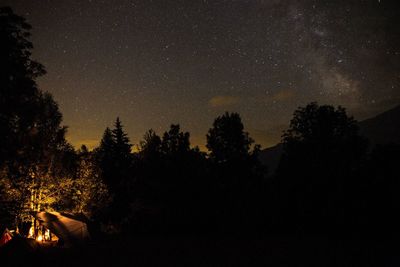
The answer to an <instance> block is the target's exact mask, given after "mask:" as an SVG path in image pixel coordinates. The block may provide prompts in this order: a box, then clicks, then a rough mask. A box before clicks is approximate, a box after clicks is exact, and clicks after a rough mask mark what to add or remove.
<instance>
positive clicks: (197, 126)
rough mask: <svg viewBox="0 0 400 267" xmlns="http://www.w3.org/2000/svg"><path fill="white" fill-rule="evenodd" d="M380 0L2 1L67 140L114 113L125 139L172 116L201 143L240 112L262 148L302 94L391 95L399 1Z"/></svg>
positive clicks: (344, 101)
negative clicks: (20, 20) (226, 115)
mask: <svg viewBox="0 0 400 267" xmlns="http://www.w3.org/2000/svg"><path fill="white" fill-rule="evenodd" d="M396 2H398V1H396V0H394V1H387V0H380V1H379V0H346V1H345V0H332V1H322V0H320V1H317V0H303V1H301V0H201V1H197V0H160V1H156V0H137V1H135V0H113V1H111V0H110V1H107V0H81V1H80V0H73V1H71V0H40V1H33V0H0V5H8V6H11V7H12V8H13V9H14V12H16V13H17V14H19V15H22V16H24V17H25V18H26V19H27V21H28V22H29V23H30V24H31V25H32V26H33V29H32V38H31V40H32V42H33V44H34V50H33V58H34V59H36V60H37V61H39V62H41V63H42V64H44V65H45V67H46V70H47V74H46V75H45V76H44V77H42V78H40V79H38V84H39V86H40V88H41V89H42V90H45V91H49V92H50V93H52V94H53V96H54V98H55V99H56V101H57V102H58V103H59V106H60V109H61V112H62V113H63V115H64V123H65V124H66V125H68V126H69V131H68V136H67V137H68V140H70V142H71V143H72V144H74V145H75V146H76V147H79V146H80V145H81V144H86V145H88V146H89V147H91V148H93V147H95V146H97V145H98V142H99V139H100V138H101V136H102V134H103V131H104V129H105V127H107V126H112V124H113V122H114V120H115V118H116V117H117V116H119V117H120V118H121V120H122V122H123V124H124V126H125V130H126V132H127V133H128V134H129V137H130V139H131V141H132V143H133V144H138V142H139V141H140V140H141V139H142V136H143V134H144V133H145V131H147V130H148V129H150V128H152V129H154V130H155V131H156V132H157V133H158V134H162V133H163V132H164V131H165V130H167V129H168V127H169V125H170V124H171V123H179V124H180V125H181V127H182V129H183V130H185V131H189V132H190V133H191V142H192V144H193V145H199V146H200V147H201V148H204V144H205V142H206V138H205V135H206V133H207V131H208V129H209V128H210V127H211V125H212V122H213V120H214V118H216V117H217V116H218V115H221V114H222V113H223V112H225V111H234V112H238V113H239V114H240V115H241V116H242V119H243V122H244V124H245V128H246V130H247V131H249V132H250V135H251V136H252V137H253V138H254V139H255V140H256V142H257V143H260V144H261V145H262V146H263V147H268V146H271V145H274V144H276V143H277V142H279V140H280V136H281V133H282V130H283V129H285V128H286V127H287V126H288V123H289V120H290V118H291V116H292V114H293V111H294V110H295V109H296V108H297V107H298V106H300V105H305V104H307V103H308V102H311V101H318V102H319V103H321V104H333V105H342V106H344V107H346V108H347V110H348V112H349V113H350V114H351V115H353V116H355V118H356V119H364V118H367V117H370V116H373V115H375V114H377V113H379V112H382V111H384V110H386V109H389V108H391V107H393V106H395V105H397V104H399V103H400V40H399V39H400V37H399V36H400V8H399V6H400V4H399V3H396Z"/></svg>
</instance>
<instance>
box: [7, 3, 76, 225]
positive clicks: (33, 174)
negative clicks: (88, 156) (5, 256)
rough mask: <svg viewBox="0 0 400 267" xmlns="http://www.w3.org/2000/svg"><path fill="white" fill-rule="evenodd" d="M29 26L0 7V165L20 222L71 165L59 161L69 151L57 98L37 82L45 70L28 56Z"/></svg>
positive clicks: (39, 206)
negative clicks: (55, 99)
mask: <svg viewBox="0 0 400 267" xmlns="http://www.w3.org/2000/svg"><path fill="white" fill-rule="evenodd" d="M30 29H31V26H30V25H29V24H27V23H26V22H25V19H24V18H22V17H20V16H17V15H15V14H14V13H13V12H12V10H11V9H10V8H7V7H5V8H0V43H1V44H2V45H1V49H0V88H1V89H0V136H1V138H0V168H1V169H2V172H3V173H5V174H6V175H5V177H3V178H4V179H3V182H4V183H5V184H8V185H9V186H10V187H9V188H8V189H9V190H8V192H10V193H11V194H9V195H8V196H9V197H11V199H13V200H14V203H15V205H14V208H15V209H14V210H15V211H16V212H15V215H16V217H17V219H18V220H19V221H21V220H26V219H28V218H29V217H30V215H31V214H32V212H34V211H38V210H41V209H42V208H45V205H50V204H51V203H53V200H51V198H49V197H48V196H49V195H51V194H52V192H51V191H52V190H53V189H54V188H56V185H57V184H58V183H61V182H62V181H61V178H62V177H63V176H68V175H69V174H70V173H71V170H72V169H71V168H72V166H71V165H70V164H62V163H61V161H64V160H65V161H66V159H67V158H68V157H69V158H71V157H70V156H71V155H73V152H72V151H73V150H72V149H71V146H70V145H69V144H68V143H67V142H66V140H65V132H66V127H63V126H61V121H62V115H61V113H60V111H59V109H58V105H57V103H56V102H55V101H54V100H53V98H52V96H51V95H50V94H48V93H43V92H41V91H40V90H39V89H38V87H37V85H36V81H35V80H36V78H37V77H39V76H41V75H43V74H45V71H44V67H43V66H42V65H41V64H39V63H38V62H36V61H34V60H32V59H31V49H32V48H33V45H32V43H31V42H30V41H29V39H28V38H29V37H30V32H29V31H30ZM67 155H70V156H68V157H67ZM66 162H67V161H66ZM66 162H65V163H66ZM71 162H72V161H71ZM67 168H69V170H67ZM29 202H31V203H30V204H31V205H28V204H27V203H29ZM27 207H29V208H27ZM10 210H11V209H10Z"/></svg>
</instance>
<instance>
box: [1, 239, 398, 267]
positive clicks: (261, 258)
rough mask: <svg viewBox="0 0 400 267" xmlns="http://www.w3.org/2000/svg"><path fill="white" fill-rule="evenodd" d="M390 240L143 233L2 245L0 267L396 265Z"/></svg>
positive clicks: (396, 254)
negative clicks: (79, 242) (82, 241)
mask: <svg viewBox="0 0 400 267" xmlns="http://www.w3.org/2000/svg"><path fill="white" fill-rule="evenodd" d="M392 241H395V240H392ZM392 241H388V240H379V239H375V240H370V239H364V240H360V239H358V240H333V239H328V238H321V237H307V238H304V239H302V238H296V239H294V238H288V237H280V238H277V237H273V238H265V239H264V240H256V239H251V240H250V239H245V238H235V239H233V238H215V239H210V238H183V237H181V238H149V237H147V238H143V237H142V238H137V239H131V240H115V239H114V240H108V241H102V242H97V243H92V244H89V245H87V246H84V247H79V248H77V247H76V248H71V249H65V248H64V249H61V248H51V249H49V248H36V249H34V250H32V251H30V252H28V251H24V250H23V249H17V250H16V249H9V250H7V251H5V249H4V248H3V250H2V251H1V253H2V255H1V266H3V264H4V263H6V262H7V264H4V265H9V266H22V265H25V264H28V265H29V266H32V265H37V266H400V256H399V255H400V253H399V249H398V244H396V243H398V242H392Z"/></svg>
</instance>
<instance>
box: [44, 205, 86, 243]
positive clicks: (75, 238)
mask: <svg viewBox="0 0 400 267" xmlns="http://www.w3.org/2000/svg"><path fill="white" fill-rule="evenodd" d="M36 219H37V220H38V221H39V223H40V224H41V225H43V226H44V227H46V228H47V229H49V230H50V231H51V232H52V233H54V234H55V235H56V236H57V237H58V238H59V239H60V240H62V244H63V245H64V246H66V247H70V246H73V245H77V244H82V243H84V242H85V241H87V240H88V239H89V232H88V228H87V225H86V223H85V222H83V221H82V220H80V219H78V218H77V217H75V216H72V215H68V214H61V213H59V212H39V213H37V214H36Z"/></svg>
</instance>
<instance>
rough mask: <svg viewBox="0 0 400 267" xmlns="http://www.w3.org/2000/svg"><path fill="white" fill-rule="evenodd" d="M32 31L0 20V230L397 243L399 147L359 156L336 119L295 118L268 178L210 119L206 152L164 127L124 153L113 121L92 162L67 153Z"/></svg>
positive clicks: (230, 125) (347, 120)
mask: <svg viewBox="0 0 400 267" xmlns="http://www.w3.org/2000/svg"><path fill="white" fill-rule="evenodd" d="M29 30H30V25H29V24H27V23H26V21H25V19H24V18H22V17H20V16H17V15H15V14H14V13H13V11H12V10H11V9H10V8H0V38H1V43H2V48H1V49H0V86H1V88H0V90H1V92H0V201H1V205H0V213H1V214H0V224H1V225H7V226H14V227H15V226H18V227H20V228H21V231H23V230H24V229H26V227H28V226H29V225H30V224H31V223H32V220H33V217H34V216H33V215H34V214H35V213H36V212H38V211H52V210H56V211H62V212H71V213H81V214H84V215H85V216H86V217H88V218H89V220H90V221H91V222H92V223H93V224H94V227H95V229H97V230H98V231H99V232H103V233H115V234H127V233H128V234H136V235H137V234H177V233H182V234H239V235H240V234H271V233H300V234H302V233H334V234H350V233H357V234H364V233H369V234H371V233H379V232H381V233H388V234H389V233H393V232H398V230H397V226H396V225H398V224H399V220H398V219H397V216H396V211H397V210H398V209H399V208H400V199H399V196H398V193H397V191H398V190H399V188H400V184H399V179H398V175H397V174H398V163H400V156H399V155H400V153H399V152H400V147H399V145H398V144H397V145H396V144H393V145H386V146H377V147H373V148H372V147H369V145H368V140H367V139H366V138H365V137H363V136H361V135H360V133H359V129H358V126H357V122H356V121H355V120H354V119H353V118H352V117H350V116H348V115H347V113H346V110H345V109H344V108H342V107H333V106H330V105H318V104H317V103H315V102H313V103H310V104H308V105H306V106H305V107H299V108H298V109H297V110H296V111H295V112H294V114H293V118H292V120H291V121H290V125H289V128H288V129H287V130H286V131H285V132H284V134H283V136H282V144H283V149H284V153H283V155H282V157H281V159H280V163H279V166H278V168H277V170H276V171H275V172H274V173H272V174H271V173H270V175H268V176H267V173H268V166H264V165H263V164H262V163H261V162H260V161H259V153H260V151H261V147H260V146H259V145H256V144H255V142H254V140H253V139H252V138H251V137H250V136H249V134H248V133H247V132H246V131H245V129H244V125H243V123H242V121H241V118H240V115H239V114H237V113H228V112H226V113H224V114H222V115H221V116H219V117H217V118H216V119H215V121H214V123H213V125H212V126H211V128H210V129H209V131H208V133H207V135H206V139H207V144H206V148H207V150H208V152H203V151H200V150H199V149H198V148H197V147H194V148H193V147H192V146H191V144H190V134H189V132H185V131H183V130H182V129H181V128H180V126H179V125H178V124H172V125H171V126H170V128H169V129H167V130H166V131H165V132H164V133H163V134H162V135H158V134H157V133H156V132H154V131H153V130H149V131H147V132H146V133H145V134H144V136H143V140H142V141H141V142H140V143H139V151H138V152H135V153H133V152H132V144H131V143H130V140H129V137H128V135H127V133H126V132H125V131H124V127H123V125H122V122H121V120H120V119H119V118H117V119H116V120H115V123H114V125H113V127H112V129H110V128H106V129H105V131H104V134H103V137H102V139H101V141H100V144H99V146H98V147H97V148H95V149H94V150H93V151H89V150H88V149H87V148H86V147H85V146H82V147H81V148H80V149H78V150H75V149H74V148H73V147H72V146H71V144H69V143H68V142H67V141H66V139H65V133H66V130H67V129H66V127H65V126H63V125H62V114H61V112H60V111H59V108H58V105H57V103H56V102H55V101H54V100H53V98H52V96H51V95H50V94H48V93H45V92H42V91H41V90H40V89H39V88H38V86H37V84H36V79H37V78H38V77H40V76H42V75H44V74H45V70H44V67H43V66H42V65H41V64H40V63H38V62H36V61H34V60H32V59H31V50H32V47H33V46H32V43H31V42H30V41H29V35H30V33H29Z"/></svg>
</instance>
